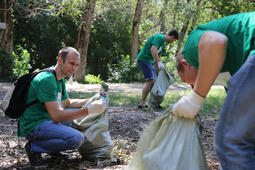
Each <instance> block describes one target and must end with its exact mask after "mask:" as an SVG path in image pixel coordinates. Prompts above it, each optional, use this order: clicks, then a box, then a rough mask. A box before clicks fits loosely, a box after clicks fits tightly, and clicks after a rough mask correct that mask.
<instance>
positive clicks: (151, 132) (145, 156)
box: [126, 106, 209, 170]
mask: <svg viewBox="0 0 255 170" xmlns="http://www.w3.org/2000/svg"><path fill="white" fill-rule="evenodd" d="M200 124H201V120H200V117H199V116H196V118H194V119H185V118H180V117H177V116H175V115H173V114H172V106H171V107H169V108H168V109H167V110H166V111H165V112H164V113H163V115H162V116H161V117H160V118H158V119H155V120H154V121H152V122H151V123H150V124H149V125H148V126H147V127H146V128H145V130H144V131H143V133H142V135H141V137H140V140H139V142H138V145H137V150H136V153H135V154H134V156H133V158H132V160H131V161H130V163H129V165H128V167H127V168H126V169H127V170H208V169H209V168H208V165H207V162H206V157H205V153H204V150H203V146H202V143H201V139H200Z"/></svg>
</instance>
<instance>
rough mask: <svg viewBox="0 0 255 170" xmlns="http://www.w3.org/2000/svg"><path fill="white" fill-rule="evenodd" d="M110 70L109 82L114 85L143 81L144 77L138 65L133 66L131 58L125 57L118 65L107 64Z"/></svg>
mask: <svg viewBox="0 0 255 170" xmlns="http://www.w3.org/2000/svg"><path fill="white" fill-rule="evenodd" d="M107 65H108V69H109V73H110V75H109V79H108V80H107V81H108V82H113V83H129V82H138V81H141V80H143V81H144V77H143V74H142V71H141V70H140V68H139V67H138V65H137V63H134V64H133V65H131V62H130V56H126V57H125V56H123V57H122V59H121V60H120V61H119V63H118V65H117V64H112V65H110V64H107Z"/></svg>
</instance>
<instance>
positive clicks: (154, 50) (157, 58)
mask: <svg viewBox="0 0 255 170" xmlns="http://www.w3.org/2000/svg"><path fill="white" fill-rule="evenodd" d="M151 55H152V57H153V58H154V59H155V61H156V62H159V61H160V56H159V55H158V50H157V47H156V46H155V45H152V47H151Z"/></svg>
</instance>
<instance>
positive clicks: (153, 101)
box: [149, 69, 174, 108]
mask: <svg viewBox="0 0 255 170" xmlns="http://www.w3.org/2000/svg"><path fill="white" fill-rule="evenodd" d="M173 83H174V79H173V78H172V77H171V75H170V74H169V73H168V72H167V70H166V69H163V70H159V72H158V77H157V79H156V82H155V84H154V86H153V88H152V89H151V92H150V98H149V105H150V106H151V107H154V108H158V107H159V106H160V104H161V103H162V102H163V100H164V98H165V94H166V91H167V89H168V87H169V86H170V85H171V84H173Z"/></svg>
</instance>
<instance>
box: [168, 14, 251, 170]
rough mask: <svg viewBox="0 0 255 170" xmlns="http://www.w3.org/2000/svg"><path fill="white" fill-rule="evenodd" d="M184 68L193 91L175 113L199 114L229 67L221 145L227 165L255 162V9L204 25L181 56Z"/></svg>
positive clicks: (184, 77)
mask: <svg viewBox="0 0 255 170" xmlns="http://www.w3.org/2000/svg"><path fill="white" fill-rule="evenodd" d="M176 67H177V71H178V74H179V76H180V78H181V80H182V81H183V82H186V83H188V84H190V85H191V87H192V88H193V92H192V93H191V94H190V95H187V96H183V97H182V98H181V99H180V100H179V101H178V102H177V103H176V104H175V106H174V107H173V114H175V115H177V116H181V117H185V118H193V117H194V116H195V115H196V114H198V112H199V111H200V109H201V107H202V105H203V102H204V100H205V98H206V96H207V94H208V92H209V90H210V88H211V86H212V85H213V83H214V82H215V80H216V78H217V76H218V74H219V73H220V72H229V74H230V75H231V76H232V77H231V78H230V79H229V80H228V90H227V97H226V99H225V102H224V105H223V108H222V109H221V113H220V115H219V120H218V122H217V126H216V130H215V147H216V151H217V155H218V158H219V160H220V163H221V166H222V168H223V169H224V170H234V169H254V168H255V152H254V148H255V135H254V129H255V108H254V107H255V90H254V84H255V12H249V13H240V14H236V15H231V16H228V17H225V18H222V19H219V20H215V21H212V22H209V23H207V24H204V25H199V26H198V27H197V28H196V29H195V30H193V31H192V32H191V34H190V35H189V37H188V38H187V41H186V43H185V45H184V48H183V50H182V51H181V52H180V53H179V54H178V56H177V59H176Z"/></svg>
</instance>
